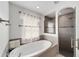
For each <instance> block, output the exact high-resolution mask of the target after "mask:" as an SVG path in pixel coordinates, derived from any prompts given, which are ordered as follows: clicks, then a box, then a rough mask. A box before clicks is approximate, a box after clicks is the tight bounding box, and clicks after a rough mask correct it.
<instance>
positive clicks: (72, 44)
mask: <svg viewBox="0 0 79 59" xmlns="http://www.w3.org/2000/svg"><path fill="white" fill-rule="evenodd" d="M73 47H74V41H73V38H72V37H71V48H73Z"/></svg>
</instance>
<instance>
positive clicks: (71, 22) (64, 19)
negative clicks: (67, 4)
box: [58, 8, 75, 55]
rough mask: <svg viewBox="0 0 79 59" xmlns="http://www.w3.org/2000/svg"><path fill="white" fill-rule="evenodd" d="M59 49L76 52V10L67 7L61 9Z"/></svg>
mask: <svg viewBox="0 0 79 59" xmlns="http://www.w3.org/2000/svg"><path fill="white" fill-rule="evenodd" d="M58 29H59V50H60V51H66V52H70V53H72V55H73V52H74V39H75V10H74V9H73V8H66V9H63V10H61V11H60V13H59V18H58Z"/></svg>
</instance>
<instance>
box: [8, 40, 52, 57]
mask: <svg viewBox="0 0 79 59" xmlns="http://www.w3.org/2000/svg"><path fill="white" fill-rule="evenodd" d="M51 45H52V43H51V42H50V41H47V40H40V41H35V42H32V43H28V44H24V45H22V46H20V47H17V48H15V49H14V50H12V51H11V52H10V54H9V57H34V56H38V55H40V54H41V53H43V52H44V51H46V50H47V49H49V48H50V47H51Z"/></svg>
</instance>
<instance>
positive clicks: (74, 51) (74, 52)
mask: <svg viewBox="0 0 79 59" xmlns="http://www.w3.org/2000/svg"><path fill="white" fill-rule="evenodd" d="M66 8H73V9H74V10H75V39H74V48H73V49H74V50H73V57H76V6H66V7H63V8H61V9H60V10H59V11H58V12H57V19H58V27H59V13H60V11H61V10H63V9H66ZM58 42H59V28H58ZM58 44H59V43H58Z"/></svg>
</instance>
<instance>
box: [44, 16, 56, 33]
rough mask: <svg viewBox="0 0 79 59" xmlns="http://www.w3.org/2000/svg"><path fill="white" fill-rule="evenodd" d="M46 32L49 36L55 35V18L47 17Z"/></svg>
mask: <svg viewBox="0 0 79 59" xmlns="http://www.w3.org/2000/svg"><path fill="white" fill-rule="evenodd" d="M44 32H45V33H49V34H55V17H53V18H50V17H47V16H45V21H44Z"/></svg>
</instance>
